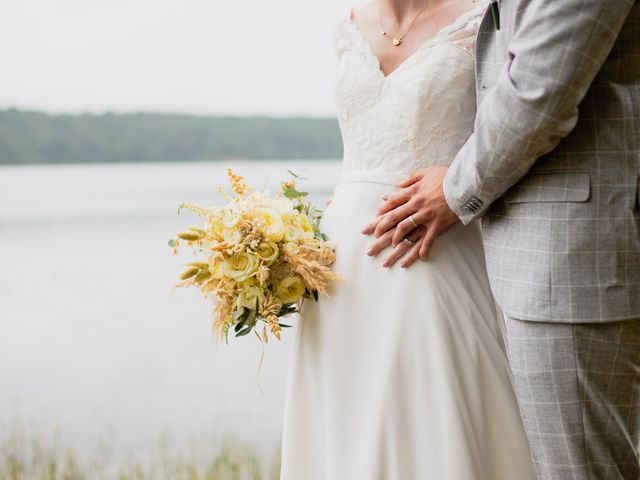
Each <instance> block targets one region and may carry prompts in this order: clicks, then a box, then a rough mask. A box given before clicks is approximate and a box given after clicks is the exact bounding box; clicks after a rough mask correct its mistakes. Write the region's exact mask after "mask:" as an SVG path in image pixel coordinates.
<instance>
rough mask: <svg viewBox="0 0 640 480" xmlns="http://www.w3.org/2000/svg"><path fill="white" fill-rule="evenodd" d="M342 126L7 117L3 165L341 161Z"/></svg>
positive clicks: (1, 115) (289, 121)
mask: <svg viewBox="0 0 640 480" xmlns="http://www.w3.org/2000/svg"><path fill="white" fill-rule="evenodd" d="M341 155H342V141H341V138H340V131H339V128H338V123H337V120H336V119H335V118H306V117H301V118H272V117H199V116H192V115H176V114H152V113H136V114H112V113H106V114H101V115H91V114H83V115H48V114H45V113H40V112H26V111H19V110H13V109H12V110H4V111H2V110H0V164H34V163H87V162H88V163H99V162H172V161H188V160H230V159H294V158H297V159H312V158H339V157H340V156H341Z"/></svg>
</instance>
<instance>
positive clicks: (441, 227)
mask: <svg viewBox="0 0 640 480" xmlns="http://www.w3.org/2000/svg"><path fill="white" fill-rule="evenodd" d="M446 174H447V167H429V168H425V169H421V170H416V171H414V172H413V173H412V174H411V175H410V176H409V177H408V178H407V179H406V180H404V181H403V182H402V183H400V185H398V186H399V189H398V190H397V191H396V192H394V193H392V194H390V195H388V196H386V197H384V198H383V200H384V203H383V205H382V206H381V207H380V209H379V210H378V218H376V220H375V221H374V222H372V223H370V224H369V225H367V226H366V227H365V228H364V229H363V231H362V233H363V234H365V235H371V234H374V235H375V237H376V238H377V239H378V240H377V241H376V243H374V244H373V246H372V249H373V250H374V251H376V252H377V251H380V250H382V249H383V248H384V247H386V246H388V245H389V244H392V245H393V246H394V247H395V246H397V245H398V244H399V243H400V242H402V239H403V238H405V237H406V236H407V235H408V234H409V233H410V232H411V231H412V230H414V229H415V228H416V227H415V225H414V224H413V222H411V220H410V219H409V216H410V215H411V217H412V218H413V220H414V222H415V223H416V224H418V225H424V227H425V228H426V234H425V235H424V236H423V238H422V240H421V242H420V249H419V253H418V255H419V257H420V258H421V259H422V260H426V259H427V258H428V256H429V251H430V250H431V247H432V246H433V243H434V242H435V240H436V238H438V236H439V235H441V234H442V233H444V232H445V231H446V230H447V229H449V228H450V227H451V226H452V225H454V224H455V223H457V222H458V221H459V219H458V216H457V215H456V214H455V213H454V212H453V211H452V210H451V209H450V208H449V205H448V204H447V202H446V200H445V198H444V192H443V190H442V184H443V181H444V177H445V175H446ZM394 228H395V231H394V232H393V235H389V234H387V235H385V233H387V232H389V231H390V230H392V229H394Z"/></svg>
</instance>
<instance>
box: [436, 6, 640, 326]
mask: <svg viewBox="0 0 640 480" xmlns="http://www.w3.org/2000/svg"><path fill="white" fill-rule="evenodd" d="M500 11H501V19H502V26H501V30H500V31H496V30H495V27H494V25H493V21H492V19H491V16H490V14H487V15H486V16H485V18H484V20H483V23H482V25H481V27H480V33H479V35H478V42H477V53H476V56H477V65H476V73H477V93H478V115H477V119H476V122H475V133H474V135H472V136H471V137H470V138H469V140H468V142H467V143H466V144H465V146H464V147H463V148H462V150H461V151H460V153H459V154H458V156H457V157H456V159H455V160H454V162H453V163H452V165H451V168H450V169H449V172H448V174H447V177H446V179H445V195H446V198H447V202H448V203H449V205H450V206H451V208H452V209H453V210H454V211H455V212H456V213H457V214H458V216H459V217H460V218H461V220H462V221H463V223H469V222H470V221H472V220H474V219H476V218H479V217H482V227H483V238H484V242H485V250H486V254H487V268H488V271H489V277H490V280H491V285H492V288H493V292H494V295H495V296H496V299H497V300H498V303H499V304H500V306H501V307H502V309H503V310H504V311H505V312H506V313H507V314H508V315H509V316H511V317H514V318H520V319H528V320H533V321H549V322H566V323H591V322H612V321H619V320H625V319H633V318H640V3H638V2H637V1H635V0H610V1H608V2H605V1H596V0H562V1H558V0H502V1H501V2H500Z"/></svg>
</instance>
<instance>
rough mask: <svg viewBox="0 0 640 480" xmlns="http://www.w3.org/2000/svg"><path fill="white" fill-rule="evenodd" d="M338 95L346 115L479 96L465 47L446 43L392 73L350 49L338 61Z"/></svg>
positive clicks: (413, 109)
mask: <svg viewBox="0 0 640 480" xmlns="http://www.w3.org/2000/svg"><path fill="white" fill-rule="evenodd" d="M334 92H335V98H336V106H337V108H338V112H339V114H340V115H342V116H345V115H347V116H349V115H350V114H353V113H357V112H361V111H369V110H374V111H376V110H380V111H379V112H376V113H378V114H380V115H388V114H396V115H397V114H403V115H405V116H410V115H412V114H415V113H418V112H420V111H423V110H424V109H427V108H429V106H430V105H431V106H433V105H434V104H438V103H442V102H451V101H452V100H453V101H454V103H455V99H456V97H458V98H459V97H461V96H462V97H464V96H468V95H471V96H472V98H473V96H474V95H475V87H474V60H473V57H472V56H471V54H470V53H469V52H468V51H466V50H465V49H464V48H462V47H459V46H457V45H455V44H452V43H447V42H443V43H441V44H438V45H435V46H433V47H430V48H428V49H424V50H422V51H418V52H416V53H414V54H413V55H412V56H410V57H409V58H407V59H406V60H405V61H404V62H403V63H401V64H400V66H398V67H397V68H396V69H395V70H393V71H392V72H391V73H390V74H388V75H386V76H385V75H384V74H383V72H382V70H381V69H380V64H379V62H378V60H377V59H376V58H375V57H374V56H373V55H368V54H367V52H362V51H358V50H354V51H348V52H345V53H344V54H343V55H342V57H341V59H340V62H339V63H338V65H337V75H336V82H335V89H334Z"/></svg>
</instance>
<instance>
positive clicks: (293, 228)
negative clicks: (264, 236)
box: [284, 224, 305, 242]
mask: <svg viewBox="0 0 640 480" xmlns="http://www.w3.org/2000/svg"><path fill="white" fill-rule="evenodd" d="M304 234H305V233H304V231H303V230H302V229H301V228H300V227H298V226H297V225H292V224H288V225H285V226H284V239H285V241H287V242H295V241H296V240H299V239H300V238H302V236H303V235H304Z"/></svg>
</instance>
